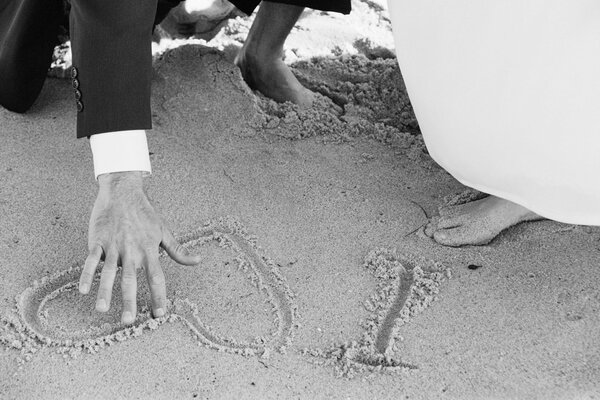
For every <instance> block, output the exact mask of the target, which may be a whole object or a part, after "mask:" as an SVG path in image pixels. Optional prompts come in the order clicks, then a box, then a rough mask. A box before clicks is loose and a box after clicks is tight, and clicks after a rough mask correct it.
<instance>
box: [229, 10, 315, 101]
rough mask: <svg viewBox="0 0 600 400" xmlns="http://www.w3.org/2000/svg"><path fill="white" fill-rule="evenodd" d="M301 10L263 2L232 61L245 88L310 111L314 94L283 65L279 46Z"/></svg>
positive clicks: (281, 46)
mask: <svg viewBox="0 0 600 400" xmlns="http://www.w3.org/2000/svg"><path fill="white" fill-rule="evenodd" d="M303 10H304V8H303V7H298V6H292V5H289V4H282V3H272V2H269V1H263V2H262V3H261V4H260V8H259V9H258V12H257V13H256V18H254V22H253V23H252V27H250V32H248V37H247V38H246V41H245V42H244V46H243V47H242V50H240V53H239V54H238V56H237V57H236V59H235V64H236V65H237V66H238V67H239V68H240V70H241V71H242V76H243V77H244V80H245V81H246V83H248V86H250V87H251V88H252V89H254V90H258V91H260V92H261V93H262V94H264V95H265V96H267V97H270V98H272V99H273V100H275V101H278V102H280V103H284V102H286V101H291V102H292V103H296V104H298V105H300V106H305V107H310V106H311V105H312V103H313V100H314V97H315V94H314V93H313V92H311V91H310V90H308V89H307V88H305V87H304V86H302V85H301V84H300V82H298V79H296V77H295V76H294V74H293V73H292V71H291V70H290V68H289V67H288V66H287V65H285V63H284V62H283V45H284V43H285V40H286V38H287V37H288V35H289V33H290V31H291V30H292V28H293V27H294V24H296V21H298V18H299V17H300V15H301V14H302V11H303Z"/></svg>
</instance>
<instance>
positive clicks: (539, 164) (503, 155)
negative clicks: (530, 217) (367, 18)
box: [388, 0, 600, 225]
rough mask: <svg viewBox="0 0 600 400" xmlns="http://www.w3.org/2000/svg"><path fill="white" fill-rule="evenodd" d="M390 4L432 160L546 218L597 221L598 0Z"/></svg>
mask: <svg viewBox="0 0 600 400" xmlns="http://www.w3.org/2000/svg"><path fill="white" fill-rule="evenodd" d="M388 4H389V9H390V14H391V17H392V23H393V29H394V38H395V41H396V51H397V54H398V61H399V64H400V69H401V71H402V75H403V77H404V80H405V82H406V86H407V90H408V93H409V96H410V99H411V102H412V104H413V106H414V110H415V113H416V115H417V119H418V121H419V124H420V126H421V129H422V132H423V137H424V139H425V143H426V145H427V148H428V150H429V152H430V154H431V156H432V157H433V158H434V159H435V161H436V162H438V163H439V164H440V165H441V166H442V167H443V168H445V169H446V170H447V171H448V172H449V173H451V174H452V175H453V176H454V177H455V178H456V179H458V180H459V181H461V182H462V183H463V184H465V185H467V186H471V187H474V188H476V189H478V190H480V191H483V192H486V193H490V194H493V195H496V196H498V197H502V198H505V199H508V200H511V201H513V202H515V203H518V204H521V205H523V206H524V207H526V208H528V209H530V210H532V211H534V212H536V213H538V214H540V215H542V216H544V217H547V218H551V219H554V220H558V221H562V222H567V223H574V224H586V225H600V179H599V173H600V111H599V109H600V1H598V0H451V1H448V0H389V1H388Z"/></svg>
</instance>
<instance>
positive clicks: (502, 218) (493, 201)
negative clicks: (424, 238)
mask: <svg viewBox="0 0 600 400" xmlns="http://www.w3.org/2000/svg"><path fill="white" fill-rule="evenodd" d="M539 219H543V218H542V217H540V216H539V215H537V214H535V213H534V212H532V211H529V210H528V209H526V208H525V207H522V206H520V205H518V204H515V203H513V202H511V201H508V200H504V199H501V198H499V197H495V196H489V197H486V198H483V199H481V200H477V201H472V202H470V203H466V204H459V205H455V206H447V207H444V208H442V209H440V216H439V217H437V218H434V219H432V221H431V222H430V223H429V226H428V227H427V228H426V230H425V232H426V233H427V235H428V236H431V237H433V239H434V240H435V241H436V242H438V243H440V244H442V245H445V246H453V247H458V246H465V245H483V244H487V243H489V242H490V241H492V239H494V238H495V237H496V236H498V234H500V232H502V231H503V230H505V229H506V228H508V227H511V226H513V225H516V224H518V223H520V222H525V221H535V220H539Z"/></svg>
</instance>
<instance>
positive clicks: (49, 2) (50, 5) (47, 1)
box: [0, 0, 63, 112]
mask: <svg viewBox="0 0 600 400" xmlns="http://www.w3.org/2000/svg"><path fill="white" fill-rule="evenodd" d="M62 17H63V6H62V1H61V0H42V1H39V0H4V1H2V4H0V105H2V106H3V107H5V108H7V109H9V110H12V111H16V112H25V111H27V109H29V107H31V105H32V104H33V102H34V101H35V99H36V98H37V96H38V95H39V93H40V91H41V90H42V86H43V85H44V80H45V79H46V73H47V71H48V68H49V67H50V62H51V60H52V50H53V48H54V46H55V45H56V44H58V43H57V35H58V26H59V24H60V22H61V20H62Z"/></svg>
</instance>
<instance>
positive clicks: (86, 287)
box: [79, 283, 90, 294]
mask: <svg viewBox="0 0 600 400" xmlns="http://www.w3.org/2000/svg"><path fill="white" fill-rule="evenodd" d="M79 291H80V292H81V293H83V294H87V293H88V292H89V291H90V285H88V284H87V283H81V284H80V285H79Z"/></svg>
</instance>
